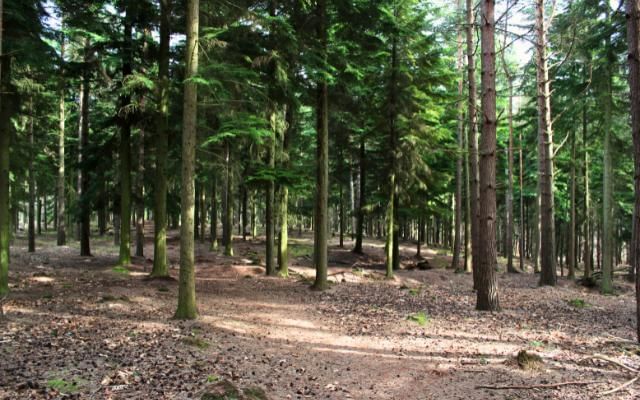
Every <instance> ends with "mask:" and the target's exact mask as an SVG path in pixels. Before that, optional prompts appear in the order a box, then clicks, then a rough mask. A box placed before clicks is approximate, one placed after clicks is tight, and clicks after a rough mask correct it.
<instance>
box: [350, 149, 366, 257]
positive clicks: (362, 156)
mask: <svg viewBox="0 0 640 400" xmlns="http://www.w3.org/2000/svg"><path fill="white" fill-rule="evenodd" d="M358 167H359V168H360V172H359V176H360V179H358V181H359V187H358V190H359V191H360V195H359V196H358V211H357V215H356V216H357V221H356V244H355V246H354V248H353V252H354V253H358V254H362V235H363V234H364V207H365V204H366V203H365V196H366V186H365V183H366V173H367V171H366V148H365V140H364V137H360V151H359V156H358Z"/></svg>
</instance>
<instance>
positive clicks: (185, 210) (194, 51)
mask: <svg viewBox="0 0 640 400" xmlns="http://www.w3.org/2000/svg"><path fill="white" fill-rule="evenodd" d="M199 3H200V1H199V0H188V1H187V10H186V11H187V19H186V21H187V26H186V32H187V47H186V53H185V55H186V57H185V58H186V60H185V63H186V69H185V75H186V76H185V78H186V79H185V83H184V108H183V117H182V120H183V123H182V194H181V198H180V209H181V213H180V215H181V217H182V221H181V225H180V278H179V282H180V283H179V287H178V309H177V310H176V314H175V317H176V318H177V319H195V318H196V317H197V315H198V311H197V309H196V282H195V266H194V239H193V230H194V220H193V216H194V208H195V158H196V132H197V119H198V86H197V84H196V83H195V82H193V81H192V80H190V79H191V78H193V77H195V76H196V75H197V74H198V29H199V15H198V13H199V5H200V4H199Z"/></svg>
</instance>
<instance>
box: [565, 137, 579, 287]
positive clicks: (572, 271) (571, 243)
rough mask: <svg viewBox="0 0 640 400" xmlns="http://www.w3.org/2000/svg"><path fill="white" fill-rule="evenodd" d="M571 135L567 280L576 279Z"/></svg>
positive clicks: (574, 186)
mask: <svg viewBox="0 0 640 400" xmlns="http://www.w3.org/2000/svg"><path fill="white" fill-rule="evenodd" d="M569 134H570V135H571V160H570V163H571V164H570V171H569V201H570V205H569V208H570V210H569V228H568V230H569V237H568V243H567V268H568V270H569V271H568V272H569V274H568V278H569V279H572V280H573V279H575V277H576V255H577V251H576V134H575V131H574V130H571V132H570V133H569Z"/></svg>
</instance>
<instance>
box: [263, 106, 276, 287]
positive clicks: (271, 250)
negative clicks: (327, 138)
mask: <svg viewBox="0 0 640 400" xmlns="http://www.w3.org/2000/svg"><path fill="white" fill-rule="evenodd" d="M269 120H270V122H271V137H270V138H269V143H268V146H269V148H268V150H267V165H268V166H269V168H271V169H274V168H275V158H276V138H277V136H278V133H277V121H276V120H277V116H276V112H275V111H274V112H272V113H271V115H270V119H269ZM265 189H266V190H265V213H266V216H265V223H266V225H267V226H266V228H267V231H266V241H265V244H266V249H265V250H266V251H265V254H266V262H265V265H266V273H267V276H275V275H276V273H277V271H276V266H275V235H276V231H275V228H276V221H275V213H274V208H275V182H274V181H273V180H269V182H267V184H266V187H265Z"/></svg>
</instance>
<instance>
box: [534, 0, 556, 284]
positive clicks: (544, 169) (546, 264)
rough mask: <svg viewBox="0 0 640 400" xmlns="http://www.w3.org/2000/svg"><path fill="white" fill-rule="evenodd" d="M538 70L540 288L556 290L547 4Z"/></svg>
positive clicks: (539, 29) (540, 23)
mask: <svg viewBox="0 0 640 400" xmlns="http://www.w3.org/2000/svg"><path fill="white" fill-rule="evenodd" d="M536 36H537V41H536V56H537V59H536V67H537V82H538V175H539V178H538V179H539V186H540V271H541V274H540V285H549V286H555V284H556V262H555V261H556V260H555V251H554V246H555V226H554V224H555V221H554V217H553V214H554V210H553V208H554V205H553V133H552V132H553V131H552V126H551V92H550V81H549V67H548V64H547V61H548V60H547V39H546V36H547V27H546V21H545V16H544V0H536Z"/></svg>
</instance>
